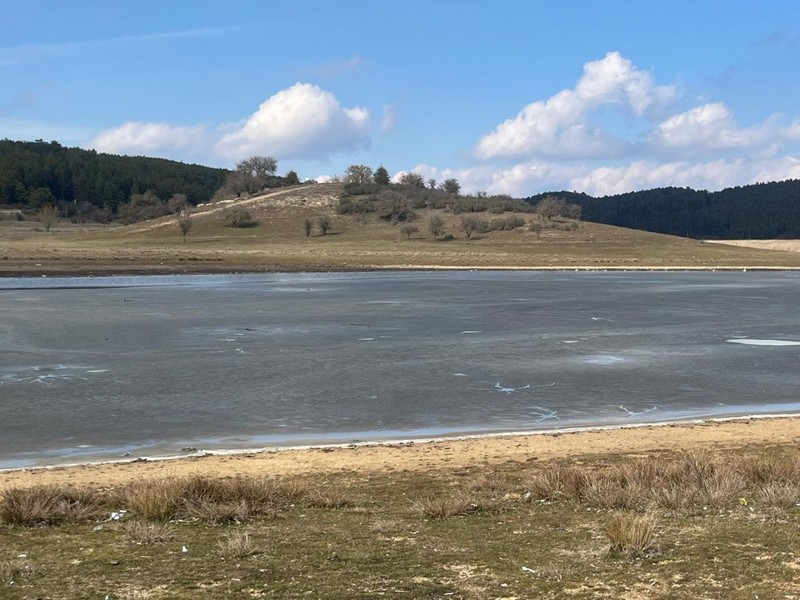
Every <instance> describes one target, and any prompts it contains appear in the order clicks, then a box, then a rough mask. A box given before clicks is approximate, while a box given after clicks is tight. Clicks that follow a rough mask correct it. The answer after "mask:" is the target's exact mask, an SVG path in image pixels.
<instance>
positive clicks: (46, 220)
mask: <svg viewBox="0 0 800 600" xmlns="http://www.w3.org/2000/svg"><path fill="white" fill-rule="evenodd" d="M37 215H38V217H39V220H40V221H41V222H42V226H43V227H44V230H45V231H46V232H48V233H50V229H51V228H52V227H53V225H55V224H56V223H58V209H57V208H56V207H55V206H54V205H53V204H45V205H44V206H42V208H40V209H39V212H38V213H37Z"/></svg>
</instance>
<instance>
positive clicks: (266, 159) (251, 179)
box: [223, 156, 278, 196]
mask: <svg viewBox="0 0 800 600" xmlns="http://www.w3.org/2000/svg"><path fill="white" fill-rule="evenodd" d="M277 170H278V161H277V160H275V159H274V158H272V157H271V156H251V157H250V158H246V159H245V160H243V161H241V162H239V163H237V165H236V169H234V171H233V173H231V174H230V175H228V179H227V181H226V182H225V186H223V187H224V188H225V189H226V191H228V192H229V193H231V194H235V195H237V196H239V195H240V194H242V193H247V194H255V193H257V192H260V191H261V190H263V189H264V188H266V187H267V186H268V185H269V180H270V178H271V177H274V176H275V171H277Z"/></svg>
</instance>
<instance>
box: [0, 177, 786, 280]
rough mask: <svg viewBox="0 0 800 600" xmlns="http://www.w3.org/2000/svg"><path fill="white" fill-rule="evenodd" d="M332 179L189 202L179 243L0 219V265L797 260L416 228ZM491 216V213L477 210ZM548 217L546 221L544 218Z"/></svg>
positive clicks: (686, 243) (148, 228)
mask: <svg viewBox="0 0 800 600" xmlns="http://www.w3.org/2000/svg"><path fill="white" fill-rule="evenodd" d="M341 192H342V188H341V185H340V184H325V185H311V186H295V187H291V188H281V189H279V190H274V191H270V192H268V193H266V194H263V195H261V196H257V197H254V198H249V199H242V200H235V201H228V202H225V203H217V204H210V205H206V206H200V207H198V209H197V210H196V211H195V212H194V214H193V222H192V228H191V230H190V232H189V234H188V236H187V238H186V243H185V244H184V243H182V238H181V234H180V230H179V228H178V224H177V220H176V219H175V217H163V218H160V219H154V220H152V221H148V222H145V223H138V224H135V225H129V226H125V227H109V228H97V227H92V228H87V229H84V228H81V227H76V226H71V225H69V224H62V225H59V226H57V227H56V228H55V230H54V232H53V233H50V234H48V233H45V232H44V231H43V230H37V229H39V228H37V227H36V225H35V224H32V223H30V222H24V223H16V222H14V223H8V222H4V223H0V273H3V274H6V275H8V274H14V273H30V274H39V273H44V274H46V273H58V272H98V273H103V272H117V273H118V272H138V271H143V272H185V271H208V272H212V271H230V270H251V271H257V270H327V269H370V268H420V267H421V268H430V267H464V268H492V267H499V268H553V267H567V268H660V267H702V268H717V267H724V268H745V267H746V268H800V255H795V254H789V253H779V252H770V251H766V250H756V249H750V248H739V247H733V246H721V245H717V244H713V245H712V244H705V243H702V242H698V241H695V240H690V239H685V238H676V237H672V236H665V235H657V234H649V233H646V232H641V231H635V230H629V229H622V228H617V227H611V226H605V225H599V224H595V223H580V224H579V225H578V228H577V229H572V227H574V226H573V225H571V224H570V222H567V221H563V222H560V221H558V220H556V221H555V222H554V223H546V225H548V227H546V228H545V229H543V230H542V231H541V232H536V231H532V230H530V228H529V225H530V224H533V223H539V221H538V217H537V215H534V214H520V213H514V214H515V216H520V217H521V218H523V219H524V220H525V221H526V226H523V227H519V228H516V229H513V230H510V231H491V232H489V233H485V234H479V233H476V234H474V235H472V236H471V238H470V239H467V237H466V235H465V234H464V233H463V232H462V231H461V230H460V223H461V219H462V218H463V215H454V214H452V213H448V212H445V211H442V210H436V211H434V210H431V209H422V210H419V211H418V217H417V220H416V221H415V225H416V226H417V228H418V230H419V231H418V232H416V233H413V234H412V235H411V237H410V239H407V236H406V235H404V234H403V233H402V232H401V226H397V225H392V224H390V223H389V222H387V221H384V220H381V219H379V218H378V217H376V216H375V215H366V216H351V215H336V211H335V206H336V203H337V201H338V198H339V196H340V194H341ZM237 208H239V209H244V210H247V212H249V213H250V215H251V216H252V218H253V220H254V221H256V222H257V223H258V225H257V226H254V227H246V228H235V227H230V226H229V225H228V223H227V221H226V216H228V215H230V213H231V211H234V210H236V209H237ZM434 213H436V214H439V215H441V216H442V217H443V218H444V220H445V229H446V231H447V232H448V233H450V234H452V235H453V236H454V239H452V240H450V241H442V240H433V239H432V238H431V236H430V234H428V232H427V225H426V224H427V220H428V219H429V217H430V216H431V215H432V214H434ZM323 215H325V216H328V217H329V218H330V220H331V222H332V227H331V229H330V230H329V232H328V234H327V235H321V234H320V233H319V231H318V229H317V228H316V227H313V228H312V231H311V235H310V236H306V234H305V231H304V226H303V224H304V221H305V220H306V219H308V220H310V221H311V223H312V224H314V223H316V222H317V220H318V219H319V217H321V216H323ZM486 217H487V218H493V217H494V216H493V215H486ZM549 225H555V226H549Z"/></svg>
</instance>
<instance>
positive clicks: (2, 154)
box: [0, 140, 228, 214]
mask: <svg viewBox="0 0 800 600" xmlns="http://www.w3.org/2000/svg"><path fill="white" fill-rule="evenodd" d="M227 175H228V171H227V170H226V169H214V168H211V167H204V166H201V165H189V164H185V163H180V162H176V161H172V160H165V159H162V158H147V157H144V156H115V155H112V154H101V153H98V152H95V151H93V150H82V149H81V148H65V147H64V146H61V144H59V143H58V142H44V141H36V142H15V141H11V140H0V206H2V205H6V206H22V205H25V204H27V203H28V202H29V200H32V198H31V195H32V194H34V193H39V194H41V193H42V191H43V190H47V192H45V194H47V193H48V192H49V194H50V198H51V199H50V200H49V202H50V203H56V204H58V205H59V206H60V208H61V209H62V213H63V214H69V213H68V212H65V211H66V209H67V208H71V207H74V206H75V205H77V204H80V203H82V202H88V203H90V204H93V205H95V206H98V207H102V206H107V207H109V208H110V209H111V210H112V211H113V210H114V209H116V207H117V206H118V205H119V204H120V203H122V202H126V201H128V199H129V198H130V196H131V195H132V194H140V193H144V192H145V191H146V190H153V191H154V192H155V193H156V194H157V195H158V196H160V197H161V198H165V199H166V198H169V197H170V196H172V195H173V194H185V195H186V196H187V197H188V199H189V202H191V203H192V204H197V203H200V202H207V201H208V200H209V199H210V198H211V196H212V195H213V193H214V191H215V190H217V189H218V188H219V187H220V186H221V185H222V184H223V182H224V181H225V177H226V176H227ZM37 190H38V192H37Z"/></svg>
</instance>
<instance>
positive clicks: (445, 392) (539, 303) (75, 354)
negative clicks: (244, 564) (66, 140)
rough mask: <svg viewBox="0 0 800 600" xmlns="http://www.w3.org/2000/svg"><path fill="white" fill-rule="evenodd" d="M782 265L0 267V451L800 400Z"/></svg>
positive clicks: (85, 454) (406, 431)
mask: <svg viewBox="0 0 800 600" xmlns="http://www.w3.org/2000/svg"><path fill="white" fill-rule="evenodd" d="M798 315H800V274H797V273H731V272H725V273H722V272H720V273H708V272H704V273H672V272H670V273H666V272H646V273H644V272H636V273H577V272H442V273H431V272H424V273H421V272H414V273H350V274H328V275H326V274H276V275H242V276H185V277H125V278H63V279H61V278H47V279H45V278H41V279H13V278H10V279H0V408H1V409H2V412H0V468H4V467H5V468H7V467H20V466H30V465H36V464H55V463H59V462H77V461H84V460H97V459H113V458H122V457H124V456H126V455H127V456H133V457H137V456H153V455H163V454H179V453H181V451H182V450H183V451H188V450H185V449H188V448H205V449H211V448H252V447H261V446H278V445H300V444H316V443H335V442H352V441H366V440H377V439H395V438H413V437H432V436H440V435H451V434H462V433H481V432H493V431H509V430H514V431H519V430H536V429H553V428H558V427H574V426H582V425H606V424H623V423H632V422H648V421H664V420H672V419H680V418H689V417H705V416H728V415H737V414H750V413H771V412H794V411H800V316H798Z"/></svg>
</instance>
